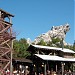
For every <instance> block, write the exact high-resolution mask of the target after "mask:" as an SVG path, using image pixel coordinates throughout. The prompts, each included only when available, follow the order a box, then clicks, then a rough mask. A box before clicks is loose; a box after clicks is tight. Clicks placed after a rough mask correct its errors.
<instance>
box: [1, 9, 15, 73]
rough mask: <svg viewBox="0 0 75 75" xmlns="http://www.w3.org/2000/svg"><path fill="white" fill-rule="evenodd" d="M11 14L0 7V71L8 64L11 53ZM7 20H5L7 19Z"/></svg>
mask: <svg viewBox="0 0 75 75" xmlns="http://www.w3.org/2000/svg"><path fill="white" fill-rule="evenodd" d="M11 17H14V16H13V15H12V14H10V13H8V12H6V11H4V10H2V9H0V72H1V73H3V71H5V70H6V69H7V67H9V66H10V63H11V62H12V61H11V53H12V40H13V39H14V37H13V35H12V23H11ZM6 18H7V19H8V20H7V19H6Z"/></svg>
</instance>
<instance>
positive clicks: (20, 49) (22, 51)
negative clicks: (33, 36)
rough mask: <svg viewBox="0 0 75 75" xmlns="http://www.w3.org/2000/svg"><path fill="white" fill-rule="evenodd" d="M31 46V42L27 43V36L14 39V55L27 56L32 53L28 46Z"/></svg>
mask: <svg viewBox="0 0 75 75" xmlns="http://www.w3.org/2000/svg"><path fill="white" fill-rule="evenodd" d="M28 47H29V44H28V43H27V40H26V39H25V38H21V39H20V40H19V41H18V40H15V41H14V46H13V48H14V53H13V56H14V57H21V58H22V57H27V56H29V55H30V53H29V52H28V51H27V48H28Z"/></svg>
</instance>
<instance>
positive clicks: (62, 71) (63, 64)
mask: <svg viewBox="0 0 75 75" xmlns="http://www.w3.org/2000/svg"><path fill="white" fill-rule="evenodd" d="M61 65H62V75H63V74H64V63H63V62H62V63H61Z"/></svg>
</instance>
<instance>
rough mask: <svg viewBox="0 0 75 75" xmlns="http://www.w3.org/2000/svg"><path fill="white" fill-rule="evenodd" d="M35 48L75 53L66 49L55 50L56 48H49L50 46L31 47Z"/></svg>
mask: <svg viewBox="0 0 75 75" xmlns="http://www.w3.org/2000/svg"><path fill="white" fill-rule="evenodd" d="M32 46H33V47H35V48H43V49H49V50H57V51H62V52H64V53H75V52H74V51H73V50H70V49H66V48H63V49H62V48H57V47H50V46H41V45H32Z"/></svg>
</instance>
